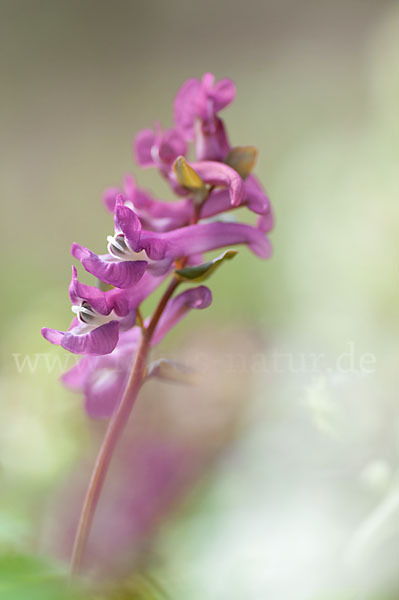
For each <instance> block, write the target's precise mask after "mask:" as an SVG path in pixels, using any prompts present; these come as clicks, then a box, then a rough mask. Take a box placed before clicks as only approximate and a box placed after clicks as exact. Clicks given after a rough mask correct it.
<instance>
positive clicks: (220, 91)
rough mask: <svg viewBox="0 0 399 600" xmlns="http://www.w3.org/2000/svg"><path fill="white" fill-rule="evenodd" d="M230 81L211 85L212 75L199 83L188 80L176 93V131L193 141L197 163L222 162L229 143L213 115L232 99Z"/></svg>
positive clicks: (213, 82)
mask: <svg viewBox="0 0 399 600" xmlns="http://www.w3.org/2000/svg"><path fill="white" fill-rule="evenodd" d="M235 93H236V88H235V85H234V83H233V82H232V81H231V80H230V79H221V80H220V81H218V82H217V83H215V77H214V75H212V73H205V75H204V76H203V78H202V79H201V80H199V79H189V80H188V81H186V83H184V84H183V86H182V87H181V88H180V90H179V91H178V93H177V95H176V98H175V102H174V119H175V123H176V127H177V129H178V130H179V131H180V132H181V134H182V135H183V137H184V138H185V139H186V140H189V141H190V140H195V149H196V156H197V159H198V160H223V159H224V158H225V156H226V155H227V153H228V151H229V148H230V144H229V141H228V138H227V134H226V130H225V127H224V123H223V121H222V120H221V119H220V118H219V117H218V116H217V114H218V113H219V112H220V111H221V110H222V109H223V108H225V107H226V106H228V105H229V104H230V103H231V102H232V101H233V100H234V97H235Z"/></svg>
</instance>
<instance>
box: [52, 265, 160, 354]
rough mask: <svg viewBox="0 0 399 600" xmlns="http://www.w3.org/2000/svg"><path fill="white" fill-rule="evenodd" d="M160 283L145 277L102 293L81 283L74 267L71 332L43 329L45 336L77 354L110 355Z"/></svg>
mask: <svg viewBox="0 0 399 600" xmlns="http://www.w3.org/2000/svg"><path fill="white" fill-rule="evenodd" d="M161 282H162V279H161V278H159V277H158V278H155V277H153V276H151V275H150V274H146V275H145V276H144V277H143V278H142V279H141V281H140V282H139V284H138V285H136V286H135V287H134V288H131V289H129V290H120V289H117V288H114V289H112V290H109V291H107V292H103V291H101V290H99V289H98V288H95V287H92V286H89V285H85V284H83V283H80V282H79V281H78V279H77V272H76V269H75V267H72V279H71V283H70V286H69V296H70V299H71V302H72V312H73V313H75V315H76V317H75V318H74V319H73V320H72V323H71V325H70V327H69V329H68V331H66V332H62V331H58V330H57V329H48V328H47V327H43V329H42V335H43V337H45V338H46V340H48V341H49V342H51V343H52V344H57V345H59V346H62V347H63V348H65V350H69V351H70V352H73V353H74V354H91V355H94V356H100V355H103V354H109V353H110V352H112V351H113V350H114V348H115V346H116V344H117V343H118V339H119V333H120V331H124V330H126V329H129V328H130V327H132V326H133V325H134V324H135V322H136V308H137V307H138V306H139V305H140V304H141V302H142V301H143V300H145V298H146V297H147V296H148V295H149V294H151V293H152V292H153V291H154V290H155V288H156V287H157V286H158V285H159V284H160V283H161Z"/></svg>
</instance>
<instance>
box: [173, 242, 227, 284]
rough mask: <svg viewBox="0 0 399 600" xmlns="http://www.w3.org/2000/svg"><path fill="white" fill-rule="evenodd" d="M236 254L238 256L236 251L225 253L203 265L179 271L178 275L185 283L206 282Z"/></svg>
mask: <svg viewBox="0 0 399 600" xmlns="http://www.w3.org/2000/svg"><path fill="white" fill-rule="evenodd" d="M236 254H238V252H237V251H236V250H226V252H223V254H221V255H220V256H218V257H216V258H214V259H213V260H210V261H209V262H206V263H202V265H196V266H193V267H184V268H183V269H178V270H177V271H176V275H177V276H178V277H179V278H180V279H181V280H183V281H193V282H194V281H195V282H197V281H204V280H205V279H207V278H208V277H209V276H210V275H212V273H213V272H214V271H216V269H218V268H219V267H220V265H221V264H222V263H223V262H224V261H225V260H231V259H232V258H234V257H235V256H236Z"/></svg>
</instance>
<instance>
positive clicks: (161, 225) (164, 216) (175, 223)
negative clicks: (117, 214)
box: [103, 175, 194, 231]
mask: <svg viewBox="0 0 399 600" xmlns="http://www.w3.org/2000/svg"><path fill="white" fill-rule="evenodd" d="M118 196H119V197H120V198H121V200H122V203H123V204H124V206H127V207H129V208H131V209H132V210H133V211H134V212H135V213H136V215H137V216H138V217H139V219H140V221H141V224H142V226H143V227H144V228H145V229H148V230H150V231H169V230H170V229H177V228H178V227H183V226H184V225H187V224H188V223H189V222H190V220H191V219H192V216H193V212H194V211H193V203H192V200H191V199H190V198H183V199H181V200H175V201H174V202H164V201H162V200H157V199H155V198H154V197H153V196H151V194H149V193H148V192H147V191H146V190H143V189H141V188H139V187H138V186H137V184H136V181H135V179H134V177H133V176H132V175H126V176H125V178H124V184H123V188H117V187H112V188H108V189H106V190H105V192H104V197H103V199H104V204H105V206H106V207H107V209H108V210H109V211H110V212H112V213H113V212H114V211H115V205H116V199H117V197H118Z"/></svg>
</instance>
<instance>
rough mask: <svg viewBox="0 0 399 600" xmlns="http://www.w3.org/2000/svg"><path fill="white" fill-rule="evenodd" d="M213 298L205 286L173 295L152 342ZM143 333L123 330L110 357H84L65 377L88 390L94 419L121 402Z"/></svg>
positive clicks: (87, 403) (87, 402)
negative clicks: (191, 311)
mask: <svg viewBox="0 0 399 600" xmlns="http://www.w3.org/2000/svg"><path fill="white" fill-rule="evenodd" d="M211 301H212V294H211V292H210V290H209V289H208V288H207V287H205V286H199V287H196V288H192V289H189V290H186V291H185V292H182V293H181V294H179V295H178V296H176V297H175V298H173V299H172V300H171V301H170V302H169V303H168V305H167V308H166V310H165V312H164V314H163V315H162V318H161V320H160V322H159V323H158V326H157V328H156V330H155V333H154V336H153V338H152V342H151V345H152V346H155V345H157V344H159V342H160V341H161V340H162V339H163V338H164V337H165V335H166V334H167V333H168V331H170V329H171V328H172V327H174V326H175V325H176V324H177V323H178V322H179V321H180V320H181V319H182V318H183V317H184V316H185V315H186V314H187V313H188V312H189V310H191V309H203V308H207V307H208V306H209V305H210V304H211ZM140 336H141V330H140V328H139V327H133V328H132V329H130V330H129V331H124V332H121V333H120V335H119V342H118V345H117V347H116V348H115V349H114V350H113V352H111V353H110V354H107V355H106V356H84V357H83V358H81V360H80V362H79V363H78V364H77V365H75V366H74V367H72V369H70V370H69V371H67V372H66V373H65V374H64V375H63V376H62V381H63V383H64V384H65V385H66V386H67V387H69V388H70V389H72V390H74V391H78V392H83V393H84V396H85V407H86V411H87V412H88V414H89V415H90V416H91V417H92V418H94V419H101V418H106V417H110V416H111V415H112V413H113V412H114V410H115V408H116V407H117V406H118V405H119V402H120V400H121V397H122V394H123V391H124V388H125V385H126V380H127V377H128V369H129V365H130V364H131V361H132V357H133V356H134V354H135V352H136V350H137V347H138V345H139V342H140Z"/></svg>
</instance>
